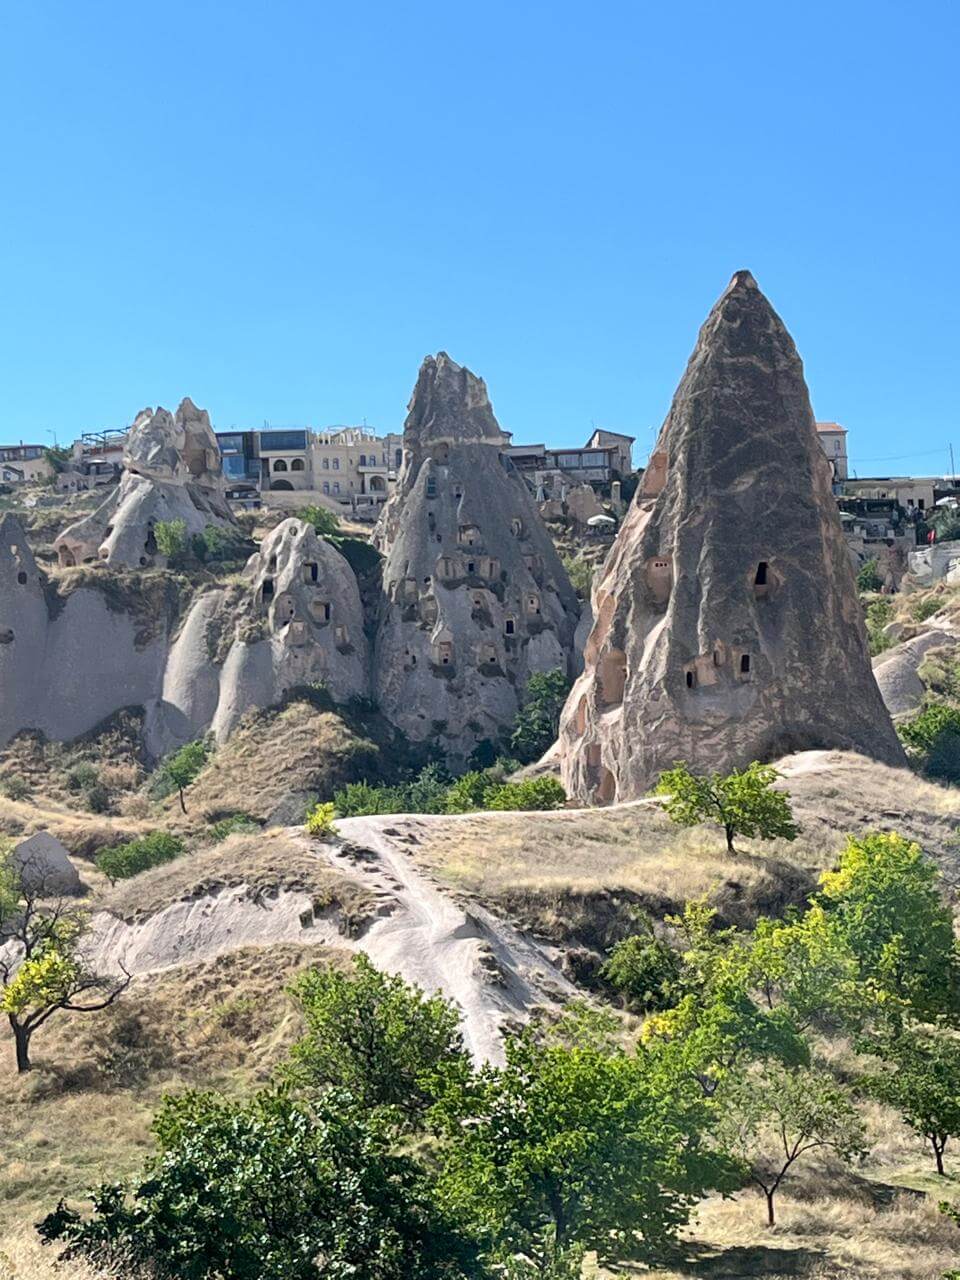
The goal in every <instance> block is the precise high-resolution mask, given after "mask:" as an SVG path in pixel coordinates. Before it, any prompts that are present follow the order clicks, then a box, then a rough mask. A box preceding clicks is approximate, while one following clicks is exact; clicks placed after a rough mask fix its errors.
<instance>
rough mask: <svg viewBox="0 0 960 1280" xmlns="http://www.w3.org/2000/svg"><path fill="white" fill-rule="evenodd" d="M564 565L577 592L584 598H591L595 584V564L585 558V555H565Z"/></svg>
mask: <svg viewBox="0 0 960 1280" xmlns="http://www.w3.org/2000/svg"><path fill="white" fill-rule="evenodd" d="M563 567H564V569H566V571H567V577H568V578H569V579H570V583H571V585H572V586H573V588H574V589H575V591H576V592H577V594H578V595H579V596H580V597H581V598H582V599H584V600H589V599H590V588H591V587H592V586H593V573H594V566H593V565H592V564H590V563H589V562H588V561H586V560H584V558H583V556H564V557H563Z"/></svg>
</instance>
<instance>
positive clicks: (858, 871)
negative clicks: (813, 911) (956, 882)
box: [816, 832, 960, 1021]
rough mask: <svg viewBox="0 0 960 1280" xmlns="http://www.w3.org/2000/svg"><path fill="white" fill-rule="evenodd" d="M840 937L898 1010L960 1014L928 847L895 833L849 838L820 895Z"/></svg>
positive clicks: (954, 966)
mask: <svg viewBox="0 0 960 1280" xmlns="http://www.w3.org/2000/svg"><path fill="white" fill-rule="evenodd" d="M816 904H817V905H819V906H820V907H821V908H822V910H823V912H824V915H825V917H826V919H828V920H829V921H830V923H831V925H832V926H833V927H834V928H835V930H836V936H837V937H838V938H839V939H840V941H841V942H842V943H844V944H845V945H846V946H847V947H849V949H850V951H851V952H852V953H853V955H854V956H855V957H856V959H857V963H858V965H859V968H860V979H861V981H862V982H863V983H868V984H870V987H871V988H872V990H873V991H874V992H875V993H876V996H877V999H878V1000H879V1001H880V1003H881V1005H883V1004H886V1006H887V1007H888V1008H889V1009H890V1011H891V1013H892V1014H894V1015H896V1014H897V1012H898V1010H901V1009H909V1010H910V1011H911V1012H912V1013H913V1014H914V1016H915V1017H917V1018H919V1019H920V1020H922V1021H930V1020H935V1019H936V1018H938V1017H941V1016H944V1015H946V1016H950V1017H956V1016H957V1013H958V1011H960V969H958V952H957V944H956V940H955V938H954V933H953V920H952V916H951V913H950V909H949V907H948V906H947V905H946V903H945V902H944V900H943V898H942V896H941V891H940V873H939V871H938V870H937V867H936V866H935V865H934V863H933V862H932V861H931V860H930V859H929V858H926V857H925V856H924V854H923V851H922V849H921V848H920V846H919V845H918V844H916V843H914V842H913V841H911V840H907V839H906V838H905V837H904V836H901V835H897V834H896V833H895V832H886V833H876V832H875V833H873V834H870V835H866V836H862V837H860V838H855V837H853V836H851V837H849V839H848V840H847V846H846V848H845V849H844V851H843V853H842V854H841V857H840V865H839V867H838V868H837V870H836V871H827V872H824V874H823V875H822V876H821V877H820V892H819V894H818V895H817V898H816Z"/></svg>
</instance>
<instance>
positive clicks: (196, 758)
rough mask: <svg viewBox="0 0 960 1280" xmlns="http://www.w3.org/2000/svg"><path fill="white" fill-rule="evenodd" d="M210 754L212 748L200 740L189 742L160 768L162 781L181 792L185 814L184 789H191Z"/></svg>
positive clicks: (181, 805)
mask: <svg viewBox="0 0 960 1280" xmlns="http://www.w3.org/2000/svg"><path fill="white" fill-rule="evenodd" d="M209 754H210V748H209V747H208V746H207V744H206V743H205V742H203V741H201V740H199V739H198V740H197V741H196V742H188V743H187V744H186V745H185V746H183V747H181V748H180V750H179V751H175V752H174V753H173V755H171V756H168V757H167V759H166V760H164V762H163V764H162V765H161V766H160V774H161V776H162V779H163V780H164V781H166V782H167V783H169V784H170V786H171V788H173V787H175V788H176V789H177V791H178V792H179V794H180V808H181V810H182V811H183V812H184V813H186V812H187V806H186V804H185V802H184V798H183V790H184V787H189V785H190V783H191V782H193V780H194V778H196V776H197V775H198V774H199V772H200V770H201V769H202V768H203V766H204V765H205V764H206V762H207V756H208V755H209Z"/></svg>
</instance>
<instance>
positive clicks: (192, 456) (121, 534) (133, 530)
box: [56, 399, 236, 568]
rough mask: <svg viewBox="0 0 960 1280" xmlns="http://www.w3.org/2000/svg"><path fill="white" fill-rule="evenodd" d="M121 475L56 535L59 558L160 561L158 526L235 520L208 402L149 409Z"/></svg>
mask: <svg viewBox="0 0 960 1280" xmlns="http://www.w3.org/2000/svg"><path fill="white" fill-rule="evenodd" d="M123 467H124V470H123V475H122V477H121V479H120V484H119V485H118V487H117V488H116V489H113V490H112V491H111V493H110V495H109V497H107V498H106V500H105V501H104V502H103V503H101V505H100V506H99V507H98V508H97V510H96V511H94V512H93V513H92V514H91V515H89V516H86V517H85V518H84V519H82V520H78V521H76V522H75V523H74V524H72V525H70V526H69V527H68V528H66V529H64V531H63V533H61V534H60V536H59V537H58V538H57V541H56V546H57V554H58V556H59V558H60V564H61V565H76V564H87V563H91V562H94V561H97V560H100V561H103V562H104V563H105V564H107V565H110V566H111V567H114V566H116V567H127V568H138V567H139V568H143V567H146V566H147V565H152V564H155V563H163V559H162V557H160V556H159V554H158V548H157V543H156V538H155V537H154V532H153V531H154V526H155V525H156V524H157V523H158V522H159V521H165V522H169V521H172V520H182V521H183V522H184V524H185V525H186V532H187V534H188V535H190V534H194V533H203V531H204V529H205V528H206V527H207V525H216V526H219V527H223V528H227V527H229V528H232V527H234V526H235V524H236V521H235V519H234V516H233V513H232V512H231V510H230V508H229V506H228V505H227V502H226V499H225V497H224V484H223V476H222V474H221V468H220V451H219V449H218V447H217V438H216V436H215V435H214V434H213V430H212V429H211V426H210V418H209V416H208V414H207V413H206V411H205V410H203V409H198V408H197V407H196V405H195V404H194V403H193V401H192V400H190V399H186V400H182V401H181V403H180V407H179V408H178V409H177V412H176V414H173V415H171V414H170V413H168V412H167V410H166V409H157V410H156V411H153V410H151V409H144V410H142V411H141V412H140V413H139V414H138V415H137V418H136V420H135V422H134V424H133V426H132V427H131V429H130V435H129V437H128V440H127V447H126V451H125V453H124V458H123Z"/></svg>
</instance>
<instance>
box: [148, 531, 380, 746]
mask: <svg viewBox="0 0 960 1280" xmlns="http://www.w3.org/2000/svg"><path fill="white" fill-rule="evenodd" d="M243 576H244V580H245V581H244V584H243V586H241V587H239V588H235V589H228V588H223V589H218V590H215V591H211V592H208V593H207V594H205V595H203V596H201V597H200V599H199V600H197V601H196V603H195V604H194V605H193V607H192V608H191V610H190V612H189V613H188V615H187V617H186V620H185V622H184V624H183V627H182V629H181V631H180V634H179V636H178V637H177V639H176V641H175V642H174V644H173V646H172V647H171V650H170V656H169V658H168V660H167V665H166V671H165V673H164V678H163V690H162V693H161V696H160V700H159V702H158V704H157V705H156V706H155V707H152V708H151V710H150V712H149V715H148V724H147V742H148V747H149V749H150V750H151V752H153V753H154V754H157V755H160V754H163V752H165V751H168V750H170V749H171V748H172V747H175V746H178V745H180V744H181V743H183V742H188V741H190V740H191V739H194V738H197V737H199V736H200V735H202V734H204V733H206V732H207V731H208V730H211V729H212V730H213V732H214V734H215V736H216V738H217V739H218V741H223V740H224V739H225V738H227V737H228V736H229V735H230V733H231V732H232V730H233V729H234V727H235V726H236V724H237V721H238V720H239V719H240V717H241V716H242V715H243V713H244V712H245V711H248V710H250V709H251V708H255V707H256V708H260V707H268V706H270V705H272V704H273V703H275V702H277V701H279V700H280V699H281V698H282V697H283V695H284V694H285V693H286V692H287V691H288V690H289V689H293V688H296V687H297V686H303V685H310V684H317V683H322V684H323V685H324V686H325V687H326V688H327V689H328V690H329V692H330V694H331V696H332V697H333V698H334V699H335V700H336V701H338V702H345V701H347V700H348V699H349V698H351V697H354V696H366V694H367V693H368V656H367V640H366V636H365V634H364V629H363V609H362V606H361V603H360V593H359V589H358V586H357V580H356V577H355V576H354V573H353V570H352V569H351V568H350V566H349V565H348V564H347V562H346V560H345V559H344V558H343V556H342V555H340V553H339V551H337V550H336V548H335V547H332V546H331V545H330V544H329V543H328V542H324V541H323V540H322V539H320V538H318V537H317V535H316V533H315V532H314V529H313V527H312V526H311V525H309V524H306V523H305V522H304V521H302V520H296V519H293V518H291V519H289V520H284V521H283V522H282V524H279V525H277V527H276V528H275V529H273V530H272V531H271V532H270V534H269V535H268V536H267V537H266V538H265V539H264V540H263V543H262V545H261V547H260V549H259V551H258V552H256V554H254V555H253V556H251V557H250V559H249V561H248V562H247V566H246V569H245V570H244V575H243Z"/></svg>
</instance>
